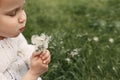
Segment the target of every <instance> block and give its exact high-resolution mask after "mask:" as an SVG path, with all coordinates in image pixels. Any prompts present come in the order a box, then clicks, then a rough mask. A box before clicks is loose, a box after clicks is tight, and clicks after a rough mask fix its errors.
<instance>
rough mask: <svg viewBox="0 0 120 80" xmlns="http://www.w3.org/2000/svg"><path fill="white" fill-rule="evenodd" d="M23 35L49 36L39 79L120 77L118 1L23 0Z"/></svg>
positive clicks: (110, 79)
mask: <svg viewBox="0 0 120 80" xmlns="http://www.w3.org/2000/svg"><path fill="white" fill-rule="evenodd" d="M25 9H26V13H27V15H28V22H27V25H26V27H27V28H26V31H25V32H24V35H25V36H26V38H27V40H28V41H29V42H30V38H31V36H32V35H33V34H41V33H46V34H47V35H50V36H52V41H51V42H50V44H49V50H50V52H51V56H52V60H51V63H50V65H49V70H48V72H47V73H45V75H44V76H43V80H120V0H36V1H33V0H27V3H26V7H25Z"/></svg>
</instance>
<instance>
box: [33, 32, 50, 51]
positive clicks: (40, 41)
mask: <svg viewBox="0 0 120 80" xmlns="http://www.w3.org/2000/svg"><path fill="white" fill-rule="evenodd" d="M50 38H51V37H49V36H47V35H45V34H41V35H40V36H39V35H33V36H32V38H31V42H32V44H33V45H35V51H36V52H39V53H41V51H43V50H45V49H47V48H48V43H49V41H50Z"/></svg>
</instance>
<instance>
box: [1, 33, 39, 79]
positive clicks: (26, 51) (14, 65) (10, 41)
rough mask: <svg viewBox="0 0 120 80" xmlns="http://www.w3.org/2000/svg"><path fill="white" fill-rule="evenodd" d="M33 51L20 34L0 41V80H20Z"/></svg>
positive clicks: (32, 47) (27, 66)
mask: <svg viewBox="0 0 120 80" xmlns="http://www.w3.org/2000/svg"><path fill="white" fill-rule="evenodd" d="M33 51H34V46H32V45H28V44H27V41H26V39H25V38H24V36H23V35H22V34H20V35H19V36H18V37H16V38H6V39H3V40H0V80H22V77H23V76H24V75H25V73H26V72H27V70H28V68H29V60H30V56H31V54H32V52H33ZM38 80H41V78H38Z"/></svg>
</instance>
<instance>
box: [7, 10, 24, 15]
mask: <svg viewBox="0 0 120 80" xmlns="http://www.w3.org/2000/svg"><path fill="white" fill-rule="evenodd" d="M20 10H24V9H23V8H17V9H15V10H14V11H12V12H10V13H8V16H11V17H14V16H15V15H16V14H17V12H18V11H20Z"/></svg>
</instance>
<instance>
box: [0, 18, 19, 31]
mask: <svg viewBox="0 0 120 80" xmlns="http://www.w3.org/2000/svg"><path fill="white" fill-rule="evenodd" d="M0 25H1V26H3V27H5V28H7V29H9V28H11V27H15V26H16V27H17V25H18V22H17V19H16V18H10V17H5V18H4V19H2V20H0Z"/></svg>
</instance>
